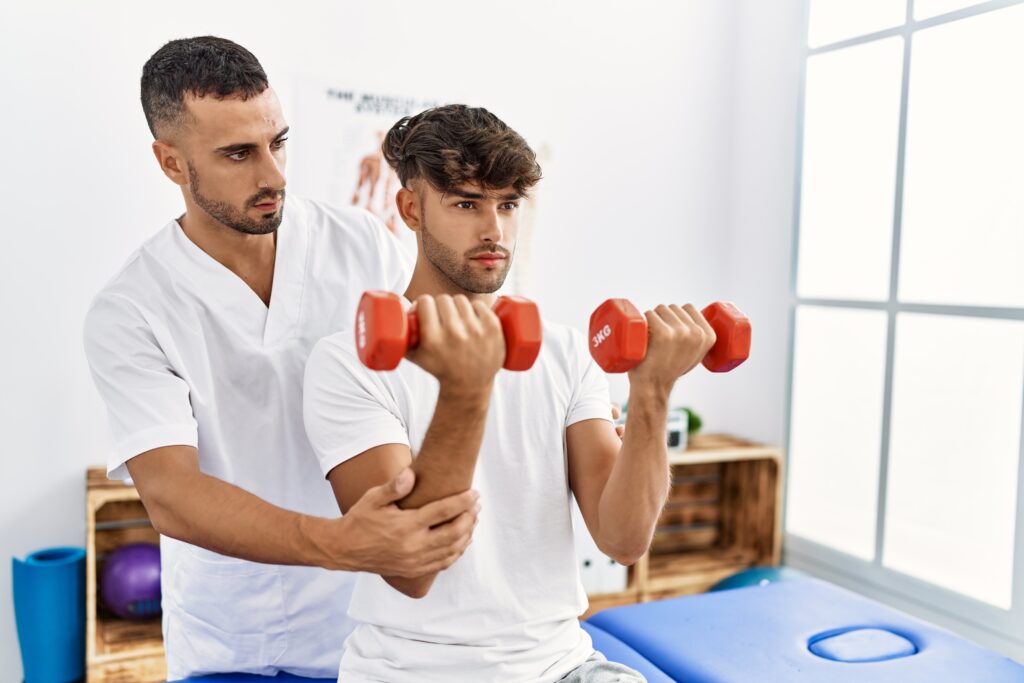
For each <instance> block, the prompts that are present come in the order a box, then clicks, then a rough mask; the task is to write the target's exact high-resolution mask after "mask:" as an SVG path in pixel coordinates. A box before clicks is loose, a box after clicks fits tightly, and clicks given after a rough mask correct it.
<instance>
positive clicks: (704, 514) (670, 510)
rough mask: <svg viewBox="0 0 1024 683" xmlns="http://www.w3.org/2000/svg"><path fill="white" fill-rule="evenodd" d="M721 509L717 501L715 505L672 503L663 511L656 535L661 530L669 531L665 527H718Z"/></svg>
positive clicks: (655, 531)
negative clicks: (691, 525)
mask: <svg viewBox="0 0 1024 683" xmlns="http://www.w3.org/2000/svg"><path fill="white" fill-rule="evenodd" d="M721 509H722V506H721V504H720V503H718V502H717V501H716V502H714V503H694V504H685V505H678V504H672V503H670V504H668V505H666V506H665V509H664V510H662V511H661V516H660V517H659V518H658V526H657V528H656V529H655V530H654V533H658V531H660V530H666V531H668V529H665V527H671V526H685V525H690V524H715V525H717V524H718V522H719V515H720V513H721Z"/></svg>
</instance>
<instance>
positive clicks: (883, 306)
mask: <svg viewBox="0 0 1024 683" xmlns="http://www.w3.org/2000/svg"><path fill="white" fill-rule="evenodd" d="M810 2H811V0H804V12H803V32H802V35H803V52H804V54H803V60H802V67H801V75H800V94H799V106H798V110H797V111H798V114H797V116H798V122H797V125H798V133H797V150H796V183H795V194H796V196H795V198H794V204H793V206H794V208H793V217H794V218H793V222H794V225H793V244H792V259H791V264H792V270H791V280H790V305H789V348H788V381H787V388H786V423H785V441H784V442H785V447H786V452H787V453H788V452H789V446H790V428H791V420H792V410H793V356H794V347H795V345H796V339H795V336H796V313H797V310H798V308H800V307H801V306H823V307H830V308H846V309H857V310H876V311H884V312H885V313H886V315H887V319H888V330H887V337H886V367H885V384H884V387H885V392H884V396H883V407H882V410H883V413H882V436H881V444H880V454H881V457H880V462H879V477H878V509H877V514H876V525H877V527H876V534H875V553H874V559H873V560H872V561H866V560H863V559H861V558H858V557H854V556H852V555H848V554H846V553H843V552H841V551H839V550H836V549H834V548H831V547H828V546H825V545H822V544H820V543H816V542H814V541H811V540H809V539H806V538H803V537H800V536H797V535H795V534H792V533H789V532H786V531H784V533H783V553H784V554H783V558H784V562H785V564H787V565H789V566H792V567H795V568H798V569H802V570H805V571H807V572H809V573H811V574H814V575H817V576H820V577H822V578H825V579H828V580H830V581H833V582H834V583H837V584H839V585H843V586H846V587H848V588H850V589H851V590H855V591H857V592H860V593H863V594H865V595H868V596H870V597H873V598H875V599H878V600H880V601H882V602H885V603H888V604H890V605H893V606H895V607H897V608H899V609H902V610H904V611H907V612H910V613H912V614H915V615H917V616H919V617H921V618H924V619H927V620H929V621H932V622H934V623H937V624H940V625H942V626H945V627H947V628H949V629H950V630H953V631H956V632H958V633H960V634H962V635H964V636H965V637H967V638H970V639H972V640H974V641H976V642H978V643H979V644H982V645H985V646H987V647H991V648H993V649H995V650H998V651H1000V652H1002V653H1004V654H1006V655H1007V656H1010V657H1013V658H1015V659H1017V660H1020V661H1024V427H1022V429H1021V433H1022V437H1021V442H1020V444H1019V462H1018V472H1017V507H1016V511H1017V513H1016V526H1015V533H1014V552H1013V559H1014V566H1013V587H1012V591H1013V593H1012V601H1011V606H1010V609H1009V610H1003V609H1000V608H998V607H995V606H993V605H990V604H988V603H985V602H982V601H980V600H976V599H973V598H970V597H967V596H965V595H962V594H960V593H957V592H955V591H952V590H949V589H946V588H942V587H940V586H937V585H935V584H931V583H928V582H926V581H923V580H921V579H918V578H915V577H913V576H910V575H908V574H905V573H901V572H898V571H895V570H893V569H890V568H888V567H885V566H883V565H882V550H883V547H884V543H885V518H886V517H885V515H886V490H887V484H888V481H887V479H888V470H889V433H890V420H891V413H892V380H893V360H894V350H895V331H896V315H897V314H898V313H931V314H941V315H950V316H966V317H977V318H989V319H1005V320H1020V321H1024V308H998V307H985V306H963V305H942V304H913V303H904V302H900V301H898V299H897V292H898V289H897V285H898V282H899V265H900V235H901V222H902V215H903V173H904V158H905V157H904V154H905V148H906V145H905V143H906V133H907V95H908V92H909V87H910V83H909V81H910V57H911V50H912V49H913V38H914V34H915V33H916V32H917V31H919V30H921V29H925V28H928V27H931V26H937V25H939V24H947V23H950V22H955V21H959V20H961V19H965V18H968V17H973V16H977V15H979V14H984V13H988V12H992V11H997V10H1000V9H1003V8H1006V7H1010V6H1013V5H1018V4H1022V3H1024V0H994V1H990V2H983V3H979V4H976V5H972V6H970V7H966V8H963V9H960V10H956V11H953V12H949V13H946V14H941V15H938V16H935V17H929V18H928V19H923V20H919V21H916V20H914V0H907V7H906V18H905V22H904V23H903V24H902V25H900V26H896V27H893V28H889V29H886V30H883V31H877V32H874V33H870V34H867V35H863V36H857V37H854V38H850V39H848V40H842V41H839V42H835V43H831V44H828V45H822V46H820V47H816V48H809V47H808V46H807V37H808V32H807V28H808V16H809V10H810ZM893 36H902V37H903V39H904V48H903V75H902V86H901V87H902V89H901V94H900V115H899V116H900V118H899V142H898V145H899V147H898V150H897V157H896V192H895V202H894V203H895V206H894V214H893V232H892V263H891V269H890V282H889V296H888V299H887V300H886V301H880V302H872V301H854V300H835V299H818V298H802V297H800V296H799V295H798V293H797V272H798V258H799V244H800V195H801V183H802V179H803V173H802V165H803V137H804V107H805V90H806V81H807V61H808V59H809V58H810V57H812V56H814V55H817V54H822V53H825V52H833V51H835V50H840V49H843V48H847V47H852V46H854V45H860V44H862V43H868V42H872V41H875V40H879V39H882V38H889V37H893ZM1022 40H1024V36H1022ZM1021 125H1024V122H1022V123H1021ZM1022 191H1024V189H1022ZM1021 391H1022V393H1024V377H1022V378H1021ZM1022 405H1024V402H1022ZM1022 412H1024V411H1022ZM1021 424H1022V425H1024V414H1022V416H1021ZM788 486H789V482H788V480H787V482H786V488H787V494H788ZM785 501H788V495H786V497H785V499H784V506H785ZM783 513H784V515H785V509H784V510H783ZM784 519H785V517H784Z"/></svg>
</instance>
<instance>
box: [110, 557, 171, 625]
mask: <svg viewBox="0 0 1024 683" xmlns="http://www.w3.org/2000/svg"><path fill="white" fill-rule="evenodd" d="M100 597H101V598H103V604H105V605H106V606H107V608H108V609H109V610H110V611H111V612H113V613H114V614H116V615H117V616H119V617H124V618H125V619H146V618H148V617H155V616H156V615H158V614H160V547H159V546H157V545H154V544H152V543H131V544H129V545H123V546H121V547H120V548H118V549H117V550H115V551H114V552H112V553H110V555H109V556H108V557H107V561H106V563H105V564H104V565H103V571H102V572H101V574H100Z"/></svg>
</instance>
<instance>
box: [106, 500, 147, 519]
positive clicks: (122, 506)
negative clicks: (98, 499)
mask: <svg viewBox="0 0 1024 683" xmlns="http://www.w3.org/2000/svg"><path fill="white" fill-rule="evenodd" d="M135 519H146V520H148V519H149V515H148V514H147V513H146V508H145V506H143V504H142V501H141V500H137V499H136V500H112V501H110V502H107V503H104V504H103V505H101V506H100V507H99V509H97V510H96V521H97V522H116V521H122V520H135Z"/></svg>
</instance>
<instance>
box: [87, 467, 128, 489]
mask: <svg viewBox="0 0 1024 683" xmlns="http://www.w3.org/2000/svg"><path fill="white" fill-rule="evenodd" d="M85 488H86V490H87V491H92V490H94V489H129V488H133V487H131V486H128V485H126V484H125V483H124V482H122V481H120V480H115V479H107V468H105V467H90V468H89V469H87V470H86V471H85Z"/></svg>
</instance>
